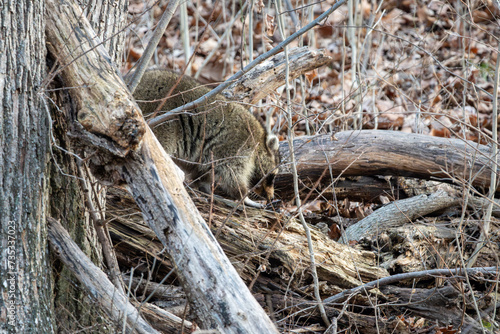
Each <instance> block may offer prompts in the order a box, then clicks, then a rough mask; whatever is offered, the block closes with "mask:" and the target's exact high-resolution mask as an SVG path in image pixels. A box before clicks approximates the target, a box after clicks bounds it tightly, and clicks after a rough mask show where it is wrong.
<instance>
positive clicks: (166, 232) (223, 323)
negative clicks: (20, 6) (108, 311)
mask: <svg viewBox="0 0 500 334" xmlns="http://www.w3.org/2000/svg"><path fill="white" fill-rule="evenodd" d="M47 6H48V11H47V13H48V14H49V15H48V16H47V21H48V22H47V36H48V38H49V39H50V48H51V50H52V52H53V53H54V54H57V56H58V61H59V63H60V64H61V65H62V76H63V79H64V80H65V84H67V85H69V86H72V87H80V88H81V89H73V90H72V91H71V94H72V97H73V99H74V100H75V101H76V105H77V109H76V112H77V115H74V114H72V115H68V117H69V118H70V119H72V120H78V121H79V124H81V125H82V126H83V128H81V127H79V126H78V124H76V123H75V124H74V126H75V132H74V133H73V135H75V136H77V137H78V138H79V139H80V140H81V142H82V144H85V145H86V146H87V147H88V148H89V149H91V150H92V152H93V153H94V155H93V156H92V157H91V161H92V163H93V164H94V171H95V172H96V173H97V174H96V173H95V175H96V176H99V177H100V178H101V180H106V181H108V182H109V181H111V182H123V181H125V182H126V183H127V185H128V187H129V189H130V191H131V193H132V194H133V196H134V198H135V200H136V202H137V203H138V204H139V206H140V207H141V211H142V213H143V215H144V217H145V220H146V221H147V222H148V225H149V226H150V227H151V229H152V230H153V231H155V233H156V235H157V236H158V238H159V239H160V241H161V242H162V244H163V246H164V247H165V249H166V251H167V252H168V253H169V255H170V257H171V260H172V261H173V263H174V264H175V267H176V268H177V269H178V274H179V278H180V281H181V282H182V283H183V285H184V287H185V291H186V293H187V295H188V298H189V299H190V302H191V303H192V308H193V310H194V312H195V313H196V315H197V317H198V321H199V322H200V325H201V326H202V327H205V328H217V329H221V330H224V332H225V333H232V332H235V333H236V332H238V333H242V332H249V333H268V332H269V333H274V332H276V329H275V328H274V325H273V324H272V323H271V321H270V320H269V318H268V317H267V315H266V314H265V312H264V310H263V309H262V308H261V307H260V305H258V303H257V302H256V301H255V299H254V298H253V297H252V295H251V294H250V292H249V291H248V289H247V288H246V286H245V285H244V283H243V281H242V280H241V279H240V278H239V276H238V275H237V272H236V271H235V270H234V268H233V267H232V266H231V264H230V262H229V260H228V259H227V257H226V256H225V255H224V253H223V252H222V250H221V249H220V247H219V246H218V245H217V243H216V242H215V239H214V238H213V236H212V235H211V233H210V231H209V230H208V227H207V226H206V224H205V223H204V221H203V219H202V218H201V216H200V215H199V213H198V212H197V210H196V207H195V206H194V204H193V203H192V201H191V200H190V198H189V196H188V194H187V192H186V191H185V189H184V187H183V185H182V182H181V181H180V180H179V177H178V176H177V168H176V167H175V165H174V164H173V162H172V161H171V159H170V158H169V157H168V155H166V153H165V151H164V150H163V148H161V146H160V144H159V143H158V141H157V140H156V138H154V136H153V135H152V133H151V131H150V130H149V128H147V126H146V124H145V123H144V120H143V118H142V116H141V113H140V110H139V109H138V108H137V105H136V104H135V102H133V99H132V98H131V97H130V95H129V94H128V91H127V89H126V87H125V85H124V84H123V82H122V80H121V79H120V78H119V76H117V72H116V69H115V68H113V67H112V66H111V64H109V63H108V62H106V61H105V60H106V59H107V57H108V56H107V55H106V53H105V51H104V49H103V48H101V47H100V46H99V40H98V39H96V38H95V37H93V36H94V35H93V32H92V30H91V28H90V26H89V25H88V23H87V22H86V20H85V19H83V18H82V15H81V12H80V10H79V8H78V6H76V5H75V4H74V3H72V2H70V1H63V4H61V3H60V2H58V3H57V4H56V3H55V2H54V1H48V2H47ZM77 28H78V29H77ZM82 40H83V41H85V42H84V43H82ZM143 135H144V137H143ZM141 140H142V141H141ZM96 149H97V151H96ZM136 149H137V151H136ZM167 190H168V191H167ZM186 258H189V261H186Z"/></svg>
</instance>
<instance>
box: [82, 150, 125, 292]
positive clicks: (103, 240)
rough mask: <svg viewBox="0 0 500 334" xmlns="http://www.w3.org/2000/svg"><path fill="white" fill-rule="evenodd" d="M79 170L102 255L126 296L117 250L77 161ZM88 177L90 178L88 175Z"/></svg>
mask: <svg viewBox="0 0 500 334" xmlns="http://www.w3.org/2000/svg"><path fill="white" fill-rule="evenodd" d="M77 168H78V174H79V176H80V186H81V187H82V193H83V195H84V196H85V204H86V206H87V209H88V211H89V214H90V218H91V219H92V222H93V223H94V229H95V231H96V234H97V238H98V239H99V242H100V244H101V247H102V253H103V255H104V258H105V259H106V265H107V266H108V269H109V274H110V278H111V281H112V282H113V284H114V285H115V287H116V288H117V289H118V290H119V291H120V292H121V293H123V294H125V290H123V281H122V279H121V273H120V267H119V266H118V260H117V258H116V254H115V249H114V248H113V244H112V243H111V238H110V237H109V233H108V231H107V229H105V227H104V226H103V220H102V219H100V218H99V217H98V216H97V211H96V210H95V208H94V204H93V202H92V198H91V197H90V190H89V188H88V187H87V180H86V178H85V175H84V174H83V170H82V162H81V161H80V160H77ZM87 172H88V171H87ZM87 176H88V177H90V175H89V174H88V173H87ZM87 179H88V178H87Z"/></svg>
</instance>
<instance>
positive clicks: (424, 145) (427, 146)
mask: <svg viewBox="0 0 500 334" xmlns="http://www.w3.org/2000/svg"><path fill="white" fill-rule="evenodd" d="M294 147H295V150H296V156H297V169H298V172H299V177H300V179H301V180H302V182H304V186H303V187H302V190H301V192H302V193H303V195H304V196H305V195H306V194H307V193H309V189H310V187H312V186H314V185H316V184H317V185H318V187H317V190H316V191H317V192H321V191H323V190H324V189H326V188H327V187H330V186H331V185H332V184H333V183H334V182H333V181H334V180H335V179H336V178H337V177H338V176H369V175H372V176H373V175H397V176H411V177H416V178H423V179H435V180H440V181H444V182H454V183H457V184H462V183H468V182H469V181H468V180H469V179H470V175H474V177H473V178H472V181H471V182H472V185H474V186H477V187H488V185H489V182H490V175H491V168H490V166H491V163H490V161H489V151H490V150H489V148H488V147H487V146H485V145H480V144H478V143H475V142H471V141H467V140H462V139H452V138H440V137H431V136H426V135H418V134H408V133H402V132H396V131H377V130H363V131H344V132H338V133H335V134H331V135H318V136H302V137H298V138H296V139H295V140H294ZM288 150H289V148H288V145H287V144H286V143H281V148H280V151H281V155H282V157H283V164H282V167H281V169H280V175H279V177H278V178H277V180H276V183H277V184H276V191H277V193H278V195H280V196H281V194H282V193H283V195H282V196H283V197H287V196H289V195H287V194H288V191H289V188H290V187H286V185H287V184H290V182H291V180H292V174H291V172H290V170H291V169H290V167H289V166H288V165H287V157H288V156H289V152H288ZM497 190H498V189H497Z"/></svg>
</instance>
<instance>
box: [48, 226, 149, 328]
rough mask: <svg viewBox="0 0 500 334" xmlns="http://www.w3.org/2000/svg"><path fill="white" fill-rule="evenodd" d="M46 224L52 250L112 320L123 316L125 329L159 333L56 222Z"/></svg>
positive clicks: (120, 319) (120, 318)
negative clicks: (126, 327)
mask: <svg viewBox="0 0 500 334" xmlns="http://www.w3.org/2000/svg"><path fill="white" fill-rule="evenodd" d="M47 224H48V227H49V229H48V234H49V241H50V245H51V248H52V250H53V251H54V253H55V254H56V255H57V256H58V257H59V259H61V261H62V262H63V263H64V264H65V265H66V266H67V267H68V269H69V270H70V271H71V272H72V273H73V274H74V275H75V276H76V278H77V279H78V280H79V281H80V282H81V283H82V284H83V285H84V286H85V288H86V289H87V291H88V292H89V294H90V295H91V296H92V297H93V298H94V299H95V300H96V301H97V302H98V303H99V305H101V307H102V308H103V310H104V311H106V313H107V314H108V315H109V316H110V317H111V319H113V320H114V321H115V322H116V323H121V322H122V321H123V319H124V318H125V319H126V322H127V326H128V328H130V329H131V330H132V329H135V330H136V331H137V332H139V333H144V334H148V333H159V332H157V331H156V330H155V329H154V328H153V327H151V325H150V324H148V323H147V322H146V321H145V320H144V319H143V318H142V316H141V315H140V314H139V312H138V311H137V309H136V308H135V307H134V306H133V305H132V304H130V303H129V301H128V299H127V297H126V296H125V295H124V294H123V293H122V292H121V291H120V290H119V289H118V288H117V287H115V286H114V285H113V283H111V281H110V280H109V279H108V277H107V276H106V274H105V273H103V272H102V271H101V270H100V269H99V268H98V267H97V266H96V265H94V264H93V263H92V261H90V259H89V258H88V257H87V256H86V255H85V254H84V253H83V252H82V251H81V250H80V248H78V246H77V245H76V244H75V242H74V241H73V240H71V237H70V236H69V234H68V232H66V230H65V229H64V227H62V225H61V224H60V223H59V222H58V221H56V220H55V219H52V218H50V217H49V218H48V219H47Z"/></svg>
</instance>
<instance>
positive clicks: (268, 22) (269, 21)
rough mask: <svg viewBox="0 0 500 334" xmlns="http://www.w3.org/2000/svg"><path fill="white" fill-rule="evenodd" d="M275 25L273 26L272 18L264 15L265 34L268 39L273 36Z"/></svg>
mask: <svg viewBox="0 0 500 334" xmlns="http://www.w3.org/2000/svg"><path fill="white" fill-rule="evenodd" d="M275 31H276V24H274V16H272V15H269V14H266V34H267V36H269V37H272V36H274V32H275Z"/></svg>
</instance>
